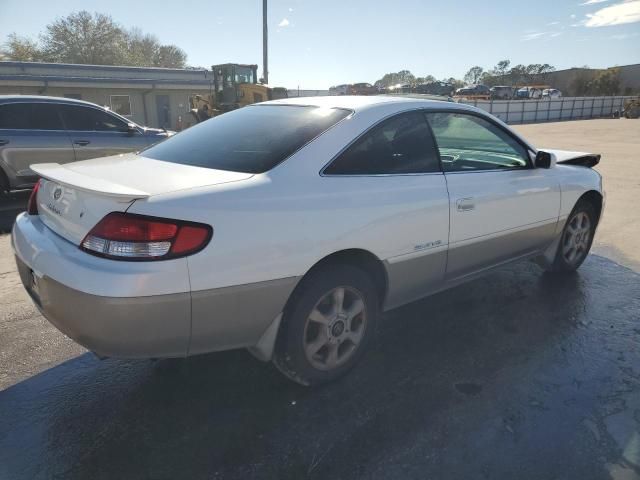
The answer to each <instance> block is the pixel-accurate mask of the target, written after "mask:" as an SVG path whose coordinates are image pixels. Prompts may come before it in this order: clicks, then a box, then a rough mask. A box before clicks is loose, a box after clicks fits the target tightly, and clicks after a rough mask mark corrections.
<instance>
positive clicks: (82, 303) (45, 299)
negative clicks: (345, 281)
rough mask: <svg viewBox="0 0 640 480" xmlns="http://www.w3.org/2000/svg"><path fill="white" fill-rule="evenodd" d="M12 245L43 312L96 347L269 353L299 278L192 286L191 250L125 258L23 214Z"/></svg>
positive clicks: (145, 352)
mask: <svg viewBox="0 0 640 480" xmlns="http://www.w3.org/2000/svg"><path fill="white" fill-rule="evenodd" d="M11 240H12V245H13V249H14V252H15V256H16V264H17V267H18V271H19V273H20V278H21V280H22V283H23V285H24V287H25V289H26V290H27V292H28V293H29V295H31V298H32V299H33V301H34V302H35V303H36V305H37V306H38V308H39V309H40V311H41V312H42V314H43V316H44V317H45V318H47V320H49V321H50V322H51V323H52V324H53V325H54V326H55V327H56V328H58V330H60V331H61V332H63V333H64V334H66V335H67V336H68V337H70V338H71V339H73V340H75V341H76V342H77V343H79V344H80V345H82V346H84V347H86V348H87V349H89V350H91V351H94V352H96V353H97V354H99V355H102V356H107V357H118V358H165V357H182V356H187V355H190V354H198V353H206V352H212V351H219V350H229V349H234V348H245V347H258V348H259V349H260V350H261V352H262V353H261V357H264V358H268V357H269V356H270V355H271V350H272V348H273V342H274V341H275V336H272V335H270V334H269V332H270V331H271V330H272V328H270V327H272V326H273V325H274V322H275V325H276V326H277V323H278V321H279V320H278V318H279V314H280V312H282V310H283V308H284V305H285V303H286V302H287V299H288V298H289V295H290V294H291V292H292V291H293V289H294V287H295V285H296V283H297V280H298V278H297V277H290V278H284V279H278V280H269V281H265V282H257V283H251V284H246V285H236V286H230V287H223V288H214V289H210V290H202V291H197V292H192V291H191V290H190V287H189V271H188V264H187V259H186V258H180V259H175V260H166V261H161V262H120V261H114V260H108V259H104V258H99V257H95V256H93V255H90V254H88V253H86V252H83V251H82V250H80V249H79V248H78V247H77V246H76V245H73V244H72V243H70V242H68V241H67V240H64V239H63V238H61V237H59V236H58V235H56V234H55V233H53V232H52V231H51V230H50V229H49V228H48V227H46V226H45V225H44V224H43V223H42V222H41V221H40V220H39V219H38V217H31V216H29V215H26V214H21V215H20V216H18V218H17V219H16V222H15V224H14V227H13V231H12V237H11Z"/></svg>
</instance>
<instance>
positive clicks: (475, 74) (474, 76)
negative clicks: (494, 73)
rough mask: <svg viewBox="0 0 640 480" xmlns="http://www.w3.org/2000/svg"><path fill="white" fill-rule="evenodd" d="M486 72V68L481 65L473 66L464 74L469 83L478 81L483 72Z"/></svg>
mask: <svg viewBox="0 0 640 480" xmlns="http://www.w3.org/2000/svg"><path fill="white" fill-rule="evenodd" d="M483 73H484V69H483V68H482V67H479V66H477V65H476V66H475V67H471V68H470V69H469V71H468V72H467V73H466V74H465V76H464V81H465V82H467V83H468V84H472V83H478V82H479V81H480V79H481V78H482V74H483Z"/></svg>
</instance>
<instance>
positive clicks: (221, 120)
mask: <svg viewBox="0 0 640 480" xmlns="http://www.w3.org/2000/svg"><path fill="white" fill-rule="evenodd" d="M350 113H351V111H350V110H344V109H338V108H321V107H311V106H294V105H252V106H249V107H244V108H240V109H238V110H233V111H231V112H227V113H224V114H222V115H220V116H217V117H214V118H212V119H210V120H207V121H206V122H202V123H199V124H198V125H195V126H193V127H191V128H189V129H187V130H184V131H182V132H180V133H179V134H177V135H174V136H173V137H171V138H168V139H167V140H165V141H164V142H162V143H159V144H156V145H154V146H153V147H151V148H148V149H146V150H143V151H142V152H140V155H142V156H143V157H147V158H153V159H155V160H163V161H165V162H172V163H179V164H183V165H192V166H196V167H204V168H214V169H217V170H230V171H234V172H245V173H263V172H266V171H268V170H271V169H272V168H273V167H275V166H276V165H277V164H279V163H280V162H282V161H284V160H285V159H286V158H287V157H289V156H290V155H292V154H293V153H294V152H295V151H296V150H298V149H299V148H301V147H302V146H304V145H305V144H306V143H308V142H310V141H311V140H313V139H314V138H315V137H317V136H318V135H320V134H321V133H322V132H324V131H325V130H327V129H329V128H330V127H332V126H333V125H335V124H336V123H338V122H339V121H340V120H342V119H343V118H345V117H346V116H347V115H349V114H350Z"/></svg>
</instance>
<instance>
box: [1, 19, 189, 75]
mask: <svg viewBox="0 0 640 480" xmlns="http://www.w3.org/2000/svg"><path fill="white" fill-rule="evenodd" d="M5 48H6V51H7V55H8V57H9V58H10V59H13V60H22V61H44V62H56V63H80V64H93V65H133V66H140V67H151V66H155V67H175V68H181V67H184V66H185V63H186V59H187V55H186V54H185V52H184V51H183V50H181V49H180V48H178V47H176V46H175V45H161V44H160V43H159V42H158V39H157V38H156V37H154V36H153V35H148V34H143V33H142V32H141V31H140V30H138V29H134V30H130V31H127V30H125V29H124V28H122V26H121V25H119V24H118V23H116V22H115V21H114V20H113V19H112V18H111V17H110V16H109V15H105V14H102V13H95V14H91V13H89V12H87V11H84V10H83V11H80V12H77V13H72V14H71V15H69V16H67V17H63V18H58V19H56V20H54V21H53V22H52V23H50V24H49V25H47V26H46V27H45V31H44V32H43V33H42V34H41V35H40V39H39V42H35V41H33V40H31V39H28V38H22V37H18V36H17V35H16V34H11V35H9V41H8V42H7V44H6V45H5Z"/></svg>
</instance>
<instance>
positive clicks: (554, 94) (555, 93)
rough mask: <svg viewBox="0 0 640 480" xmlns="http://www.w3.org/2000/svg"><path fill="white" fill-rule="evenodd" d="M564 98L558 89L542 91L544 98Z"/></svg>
mask: <svg viewBox="0 0 640 480" xmlns="http://www.w3.org/2000/svg"><path fill="white" fill-rule="evenodd" d="M560 97H562V92H561V91H560V90H558V89H557V88H545V89H544V90H543V91H542V98H560Z"/></svg>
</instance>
